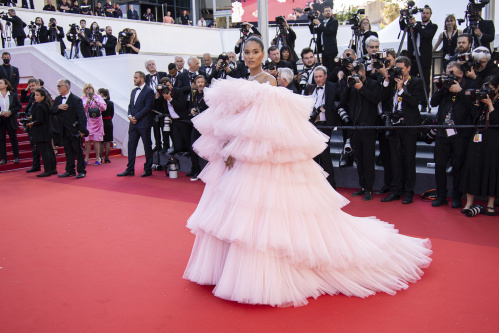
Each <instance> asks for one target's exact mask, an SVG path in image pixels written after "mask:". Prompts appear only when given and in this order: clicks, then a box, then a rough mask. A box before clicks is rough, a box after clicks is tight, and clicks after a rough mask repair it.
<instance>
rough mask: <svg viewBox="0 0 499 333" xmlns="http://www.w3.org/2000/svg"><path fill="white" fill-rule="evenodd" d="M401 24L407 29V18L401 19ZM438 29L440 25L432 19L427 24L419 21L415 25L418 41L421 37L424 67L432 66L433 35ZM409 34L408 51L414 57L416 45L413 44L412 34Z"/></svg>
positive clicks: (422, 63)
mask: <svg viewBox="0 0 499 333" xmlns="http://www.w3.org/2000/svg"><path fill="white" fill-rule="evenodd" d="M399 24H400V29H402V30H403V29H405V28H406V26H407V24H406V23H405V20H401V21H399ZM437 30H438V25H436V24H434V23H432V22H431V21H430V22H428V24H427V25H426V26H424V25H422V24H421V22H417V23H416V25H415V26H414V37H415V38H416V43H417V39H418V38H419V39H420V44H419V56H420V59H421V66H422V67H429V66H431V58H432V54H433V37H434V36H435V34H436V33H437ZM407 36H408V38H407V51H408V52H409V54H410V56H411V57H412V58H414V46H413V45H412V37H411V34H410V33H408V35H407ZM416 45H417V44H416ZM414 65H416V64H414Z"/></svg>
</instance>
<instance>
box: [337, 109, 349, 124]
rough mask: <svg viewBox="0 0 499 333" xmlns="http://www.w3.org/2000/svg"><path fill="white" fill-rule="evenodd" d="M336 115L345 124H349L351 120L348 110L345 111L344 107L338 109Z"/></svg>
mask: <svg viewBox="0 0 499 333" xmlns="http://www.w3.org/2000/svg"><path fill="white" fill-rule="evenodd" d="M338 116H340V118H341V121H342V122H343V123H345V124H349V123H350V122H351V119H350V116H349V115H348V112H346V111H345V109H343V108H339V109H338Z"/></svg>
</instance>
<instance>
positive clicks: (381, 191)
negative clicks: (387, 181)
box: [374, 185, 390, 194]
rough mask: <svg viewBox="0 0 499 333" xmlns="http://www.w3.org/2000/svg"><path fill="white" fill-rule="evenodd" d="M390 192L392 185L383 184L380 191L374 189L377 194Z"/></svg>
mask: <svg viewBox="0 0 499 333" xmlns="http://www.w3.org/2000/svg"><path fill="white" fill-rule="evenodd" d="M388 192H390V186H386V185H383V187H382V188H381V189H380V190H379V191H374V193H375V194H385V193H388Z"/></svg>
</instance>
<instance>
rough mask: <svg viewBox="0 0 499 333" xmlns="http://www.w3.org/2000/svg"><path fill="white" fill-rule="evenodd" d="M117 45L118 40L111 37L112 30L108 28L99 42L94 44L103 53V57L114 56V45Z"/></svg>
mask: <svg viewBox="0 0 499 333" xmlns="http://www.w3.org/2000/svg"><path fill="white" fill-rule="evenodd" d="M117 43H118V38H116V37H114V36H113V28H111V27H110V26H107V27H106V34H105V35H103V36H102V37H101V38H100V41H98V42H97V43H95V44H96V45H97V46H98V47H100V48H101V50H102V51H103V52H104V55H106V56H110V55H116V44H117Z"/></svg>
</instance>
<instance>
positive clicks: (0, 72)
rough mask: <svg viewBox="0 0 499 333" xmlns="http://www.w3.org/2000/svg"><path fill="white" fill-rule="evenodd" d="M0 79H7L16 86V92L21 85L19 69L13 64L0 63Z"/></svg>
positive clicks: (13, 86)
mask: <svg viewBox="0 0 499 333" xmlns="http://www.w3.org/2000/svg"><path fill="white" fill-rule="evenodd" d="M0 79H6V80H7V81H9V82H10V84H11V85H12V88H14V92H15V93H16V94H17V86H18V85H19V69H17V67H14V66H12V65H10V64H9V65H7V66H5V65H0Z"/></svg>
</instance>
